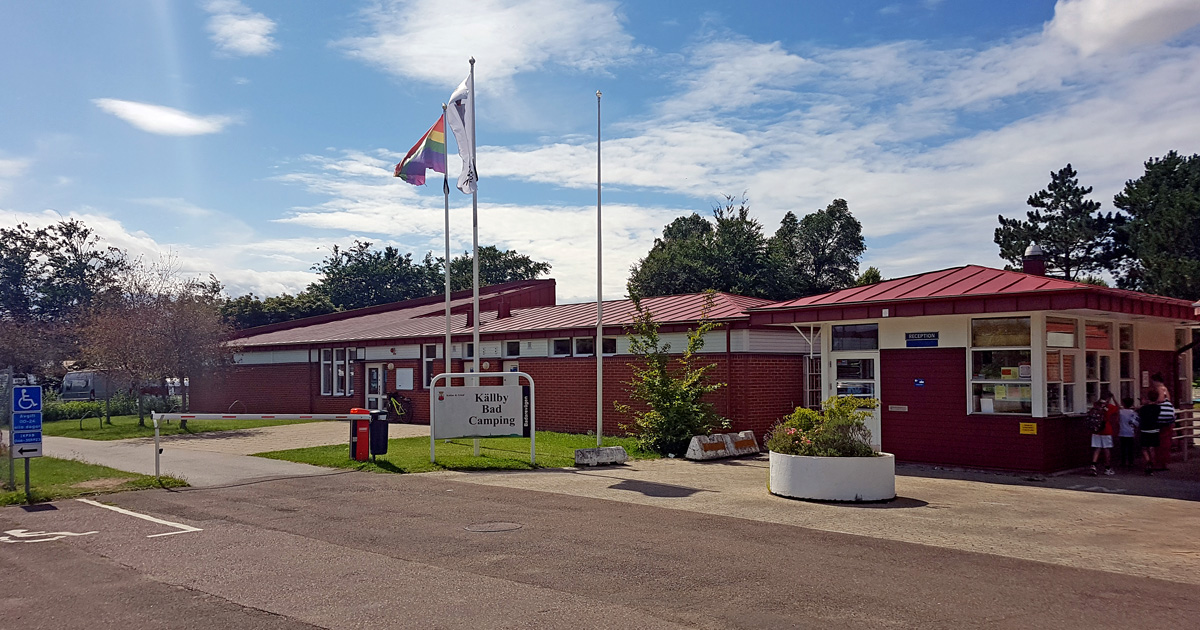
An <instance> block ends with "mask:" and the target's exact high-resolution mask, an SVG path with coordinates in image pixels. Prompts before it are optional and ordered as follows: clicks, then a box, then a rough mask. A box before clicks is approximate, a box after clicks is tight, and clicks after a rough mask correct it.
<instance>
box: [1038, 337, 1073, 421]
mask: <svg viewBox="0 0 1200 630" xmlns="http://www.w3.org/2000/svg"><path fill="white" fill-rule="evenodd" d="M1079 357H1080V352H1079V322H1078V321H1076V320H1074V319H1070V318H1064V317H1047V318H1046V415H1049V416H1056V415H1059V414H1067V413H1075V389H1076V387H1075V384H1076V382H1077V381H1076V376H1075V366H1076V365H1077V364H1078V363H1079Z"/></svg>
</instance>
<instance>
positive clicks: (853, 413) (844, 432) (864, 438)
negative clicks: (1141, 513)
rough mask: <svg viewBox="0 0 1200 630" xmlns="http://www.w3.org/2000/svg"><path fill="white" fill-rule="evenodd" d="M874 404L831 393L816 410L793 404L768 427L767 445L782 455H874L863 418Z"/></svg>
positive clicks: (867, 399) (868, 399)
mask: <svg viewBox="0 0 1200 630" xmlns="http://www.w3.org/2000/svg"><path fill="white" fill-rule="evenodd" d="M878 406H879V401H878V400H875V399H873V398H856V397H854V396H833V397H831V398H829V399H828V400H826V401H825V402H824V403H822V407H823V409H822V411H820V412H817V411H813V410H812V409H806V408H804V407H797V408H796V410H795V411H793V412H792V413H791V414H790V415H788V416H787V417H785V418H784V419H783V420H782V421H780V422H779V424H776V425H775V427H774V428H772V429H771V432H770V435H769V436H768V437H767V440H766V442H767V448H768V449H769V450H772V451H775V452H776V453H783V454H785V455H807V456H810V457H874V456H876V455H878V453H877V452H876V451H875V449H874V448H872V447H871V430H870V429H868V428H867V423H866V419H867V418H869V417H871V412H872V410H873V409H875V407H878Z"/></svg>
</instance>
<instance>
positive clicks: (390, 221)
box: [278, 151, 687, 302]
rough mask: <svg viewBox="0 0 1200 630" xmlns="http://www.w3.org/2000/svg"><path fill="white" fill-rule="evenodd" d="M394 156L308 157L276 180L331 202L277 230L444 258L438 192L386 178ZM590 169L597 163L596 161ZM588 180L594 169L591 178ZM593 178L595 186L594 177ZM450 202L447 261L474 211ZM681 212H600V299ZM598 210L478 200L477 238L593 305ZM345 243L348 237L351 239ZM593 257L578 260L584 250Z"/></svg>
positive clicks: (462, 244)
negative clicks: (540, 265) (541, 268)
mask: <svg viewBox="0 0 1200 630" xmlns="http://www.w3.org/2000/svg"><path fill="white" fill-rule="evenodd" d="M394 157H395V156H394V155H393V154H390V153H386V152H380V155H369V154H364V153H360V152H353V151H351V152H346V153H344V154H343V155H341V156H337V157H324V156H308V158H307V163H308V164H309V166H310V168H308V169H306V170H303V171H300V172H296V173H291V174H288V175H285V176H282V177H280V178H279V179H281V180H283V181H286V182H289V183H293V184H297V185H300V186H303V187H304V188H305V189H307V190H309V191H311V192H314V193H317V194H319V195H322V196H326V197H328V201H326V202H324V203H321V204H320V205H317V206H312V207H304V208H296V209H294V211H293V212H292V214H291V215H289V216H287V217H284V218H282V219H279V220H278V221H279V222H280V223H285V224H290V225H302V226H306V227H310V228H315V229H318V230H331V231H337V232H340V233H343V234H363V235H366V236H365V237H363V238H365V239H366V240H371V241H372V242H375V243H377V244H381V245H382V244H395V245H397V246H398V247H399V248H400V249H401V251H411V252H414V254H416V255H417V256H418V257H419V256H421V255H423V254H424V252H426V251H433V252H434V255H435V256H441V255H442V252H443V248H444V244H443V238H444V236H443V230H444V216H443V205H442V203H443V202H442V198H441V195H440V194H438V192H437V187H436V186H430V187H429V188H430V189H432V190H427V191H422V190H421V189H420V188H417V187H414V186H410V185H408V184H405V183H403V182H401V181H400V180H397V179H395V178H394V177H391V172H390V167H389V165H390V164H392V163H394V162H395V159H394ZM592 164H593V168H594V165H595V163H594V162H593V163H592ZM592 173H593V176H594V173H595V171H594V170H593V171H592ZM593 181H594V180H593ZM466 199H467V198H466V197H465V196H463V195H459V194H458V193H457V192H455V193H454V194H453V195H452V196H451V217H450V223H451V227H450V231H451V241H452V246H451V255H452V256H457V255H459V254H461V253H462V252H463V251H465V250H466V249H468V248H470V245H471V233H470V225H471V216H470V212H469V208H470V204H469V201H466V202H464V201H465V200H466ZM686 211H687V210H685V209H680V208H664V207H646V206H634V205H629V204H605V206H604V226H605V236H604V277H605V283H604V292H605V295H606V296H608V297H614V296H622V295H624V294H625V280H626V279H627V278H628V275H629V267H630V265H632V264H633V263H635V262H636V261H637V260H638V259H639V258H640V257H642V256H645V255H646V251H647V250H648V246H647V245H646V243H652V242H653V241H654V237H655V236H657V235H658V234H659V233H660V232H661V231H662V227H663V226H664V225H666V224H667V223H668V222H670V221H671V219H673V218H674V217H676V216H679V215H680V214H682V213H684V212H686ZM595 212H596V209H595V207H594V206H590V205H588V206H572V205H558V206H556V205H539V204H534V205H515V204H495V203H481V204H480V205H479V217H480V221H479V239H480V243H481V244H484V245H488V244H495V245H497V246H499V247H502V248H508V249H516V250H517V251H519V252H521V253H523V254H526V255H529V256H532V257H533V258H534V259H535V260H545V261H548V262H549V263H550V264H551V265H552V266H553V268H552V269H551V276H552V277H553V278H555V279H556V280H557V282H558V298H559V300H560V301H571V302H578V301H583V300H588V299H594V297H595V289H596V281H595V278H596V275H595V272H596V266H595V260H596V259H595V245H594V244H595V242H596V232H595ZM347 238H348V237H347ZM589 251H590V252H591V254H588V255H581V252H589Z"/></svg>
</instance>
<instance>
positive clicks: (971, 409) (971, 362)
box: [966, 315, 1045, 418]
mask: <svg viewBox="0 0 1200 630" xmlns="http://www.w3.org/2000/svg"><path fill="white" fill-rule="evenodd" d="M984 319H1027V320H1029V345H1027V346H976V345H975V331H974V322H975V321H976V320H984ZM1044 330H1045V327H1044V325H1042V326H1038V325H1037V322H1036V320H1035V319H1034V318H1033V317H1031V316H1029V315H997V316H994V317H972V318H970V320H969V321H968V323H967V344H968V345H967V366H966V367H967V415H969V416H970V415H988V416H991V415H997V416H1015V417H1018V418H1024V417H1033V414H1034V411H1036V407H1037V405H1035V404H1034V403H1035V401H1036V400H1037V398H1038V396H1039V395H1041V394H1038V393H1037V392H1035V391H1034V389H1033V386H1034V384H1035V381H1036V380H1037V379H1034V378H1033V369H1034V364H1035V361H1034V355H1033V349H1034V346H1035V345H1036V346H1043V345H1044V344H1042V343H1035V341H1037V339H1036V337H1037V335H1038V334H1043V335H1044V334H1045V333H1044ZM1006 350H1007V351H1018V352H1019V351H1022V350H1024V351H1026V352H1028V353H1029V376H1028V377H1027V378H1019V377H1018V378H1015V379H1000V378H996V379H991V378H975V353H976V352H1000V351H1006ZM1043 369H1044V368H1043ZM976 385H1004V386H1011V385H1017V386H1025V387H1028V388H1029V412H1023V411H1019V412H1013V411H995V410H993V411H984V410H983V404H982V402H981V403H980V407H979V411H976V410H975V386H976Z"/></svg>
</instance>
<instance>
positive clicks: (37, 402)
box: [12, 385, 42, 413]
mask: <svg viewBox="0 0 1200 630" xmlns="http://www.w3.org/2000/svg"><path fill="white" fill-rule="evenodd" d="M12 410H13V412H14V413H16V412H21V411H41V410H42V386H41V385H18V386H16V387H14V388H13V390H12Z"/></svg>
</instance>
